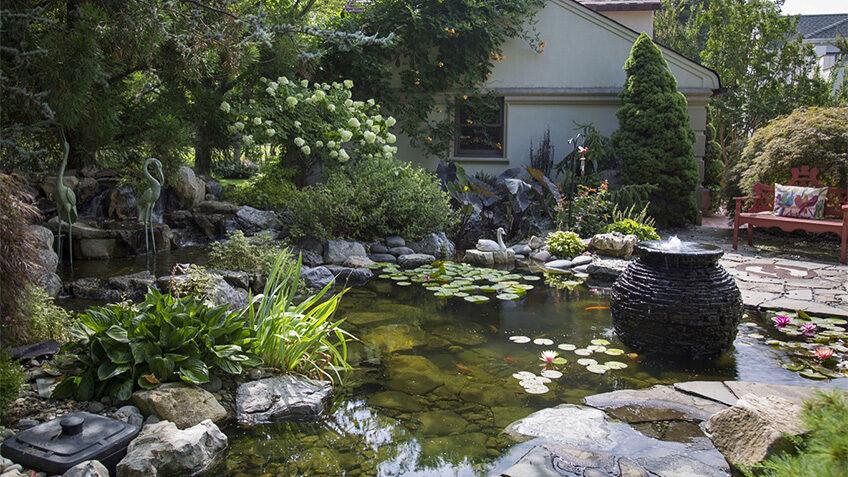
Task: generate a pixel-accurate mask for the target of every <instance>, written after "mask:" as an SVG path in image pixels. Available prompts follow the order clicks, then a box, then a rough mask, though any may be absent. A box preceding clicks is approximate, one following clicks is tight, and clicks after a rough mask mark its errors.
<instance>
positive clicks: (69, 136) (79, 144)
mask: <svg viewBox="0 0 848 477" xmlns="http://www.w3.org/2000/svg"><path fill="white" fill-rule="evenodd" d="M65 138H66V140H67V141H68V167H67V169H68V170H71V169H75V170H79V169H82V168H83V167H86V166H95V165H97V151H92V150H90V148H89V147H87V145H86V144H85V143H84V142H83V141H82V140H81V138H80V135H79V134H76V133H75V132H74V131H72V130H69V131H66V132H65Z"/></svg>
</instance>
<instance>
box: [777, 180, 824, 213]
mask: <svg viewBox="0 0 848 477" xmlns="http://www.w3.org/2000/svg"><path fill="white" fill-rule="evenodd" d="M826 200H827V187H821V188H815V187H797V186H788V185H781V184H775V185H774V215H778V216H781V217H799V218H802V219H821V218H823V217H824V204H825V201H826Z"/></svg>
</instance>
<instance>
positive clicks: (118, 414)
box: [112, 406, 144, 427]
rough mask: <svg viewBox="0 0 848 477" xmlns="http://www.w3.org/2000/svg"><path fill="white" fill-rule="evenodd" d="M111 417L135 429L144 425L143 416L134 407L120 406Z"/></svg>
mask: <svg viewBox="0 0 848 477" xmlns="http://www.w3.org/2000/svg"><path fill="white" fill-rule="evenodd" d="M112 417H114V418H115V419H117V420H119V421H123V422H126V423H127V424H130V425H133V426H136V427H141V426H142V424H144V416H143V415H142V414H141V411H139V410H138V408H137V407H135V406H121V407H119V408H118V410H117V411H115V414H113V415H112Z"/></svg>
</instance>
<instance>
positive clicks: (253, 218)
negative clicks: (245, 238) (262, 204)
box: [236, 205, 280, 234]
mask: <svg viewBox="0 0 848 477" xmlns="http://www.w3.org/2000/svg"><path fill="white" fill-rule="evenodd" d="M236 222H237V223H238V224H239V226H240V227H241V229H242V230H243V231H244V232H245V233H247V234H253V233H256V232H263V231H266V230H273V229H276V228H278V227H279V226H280V219H279V218H278V217H277V213H276V212H274V211H272V210H259V209H254V208H253V207H250V206H249V205H245V206H242V207H241V208H239V209H238V212H236Z"/></svg>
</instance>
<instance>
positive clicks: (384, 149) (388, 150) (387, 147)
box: [383, 144, 392, 153]
mask: <svg viewBox="0 0 848 477" xmlns="http://www.w3.org/2000/svg"><path fill="white" fill-rule="evenodd" d="M383 152H387V153H391V152H392V146H389V145H388V144H386V145H385V146H383Z"/></svg>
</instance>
